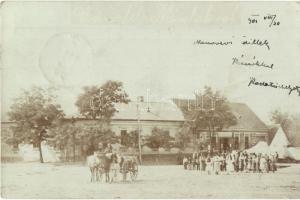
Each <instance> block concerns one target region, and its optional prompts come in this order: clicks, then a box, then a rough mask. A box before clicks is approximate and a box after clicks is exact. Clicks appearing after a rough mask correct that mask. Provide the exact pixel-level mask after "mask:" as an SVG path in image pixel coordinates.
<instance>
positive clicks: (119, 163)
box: [87, 152, 137, 183]
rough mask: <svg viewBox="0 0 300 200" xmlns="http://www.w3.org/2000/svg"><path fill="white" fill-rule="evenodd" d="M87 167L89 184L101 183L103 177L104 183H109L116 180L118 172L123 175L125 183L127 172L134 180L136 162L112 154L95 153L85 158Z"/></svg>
mask: <svg viewBox="0 0 300 200" xmlns="http://www.w3.org/2000/svg"><path fill="white" fill-rule="evenodd" d="M87 165H88V167H89V169H90V172H91V182H97V181H101V180H102V177H103V175H105V182H109V183H111V182H113V181H114V180H115V179H117V176H118V173H119V172H121V173H122V174H123V181H126V179H127V173H128V172H130V174H131V179H132V180H135V179H136V176H137V161H136V160H135V159H132V158H131V159H128V158H124V157H120V156H118V155H117V154H114V153H107V154H101V153H97V152H95V153H94V154H93V155H91V156H88V157H87Z"/></svg>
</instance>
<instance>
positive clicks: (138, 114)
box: [136, 99, 142, 164]
mask: <svg viewBox="0 0 300 200" xmlns="http://www.w3.org/2000/svg"><path fill="white" fill-rule="evenodd" d="M136 108H137V109H136V110H137V123H138V140H139V141H138V143H139V159H140V163H141V164H142V146H141V128H140V108H139V99H138V102H137V104H136Z"/></svg>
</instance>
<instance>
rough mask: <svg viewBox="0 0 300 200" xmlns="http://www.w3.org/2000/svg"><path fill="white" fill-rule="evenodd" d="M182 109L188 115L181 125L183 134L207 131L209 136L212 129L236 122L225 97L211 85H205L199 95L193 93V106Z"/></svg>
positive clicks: (219, 129) (228, 125)
mask: <svg viewBox="0 0 300 200" xmlns="http://www.w3.org/2000/svg"><path fill="white" fill-rule="evenodd" d="M183 109H184V112H185V113H189V115H190V120H187V121H186V122H185V124H184V125H183V129H182V130H183V131H185V134H191V133H193V132H194V131H203V132H206V131H208V132H209V133H210V136H211V134H212V133H213V132H214V131H221V130H222V129H223V128H227V127H230V126H233V125H235V124H236V123H237V118H236V117H235V115H234V114H233V113H232V112H231V109H230V107H229V103H228V100H227V99H226V97H225V96H223V95H221V93H220V92H219V91H213V89H212V88H211V87H207V86H206V87H205V88H204V92H203V94H201V95H199V94H195V104H194V106H192V107H191V106H189V105H186V106H184V107H183Z"/></svg>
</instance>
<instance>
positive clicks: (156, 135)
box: [146, 127, 172, 149]
mask: <svg viewBox="0 0 300 200" xmlns="http://www.w3.org/2000/svg"><path fill="white" fill-rule="evenodd" d="M171 139H172V137H171V136H170V133H169V131H167V130H163V129H160V128H157V127H154V128H153V129H152V133H151V135H150V136H148V137H147V138H146V143H147V144H148V145H149V146H150V147H151V148H155V149H157V148H160V147H164V148H169V147H170V141H171Z"/></svg>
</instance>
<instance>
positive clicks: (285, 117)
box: [270, 109, 291, 131]
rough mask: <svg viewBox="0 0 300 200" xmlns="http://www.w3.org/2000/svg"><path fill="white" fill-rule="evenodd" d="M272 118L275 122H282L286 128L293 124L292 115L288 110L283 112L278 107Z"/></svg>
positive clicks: (272, 113)
mask: <svg viewBox="0 0 300 200" xmlns="http://www.w3.org/2000/svg"><path fill="white" fill-rule="evenodd" d="M270 119H271V121H272V122H274V123H275V124H280V125H281V126H282V128H283V129H284V130H286V131H287V130H288V129H289V126H290V124H291V116H290V114H289V113H287V112H282V111H280V110H279V109H276V110H274V111H272V112H271V116H270Z"/></svg>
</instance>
